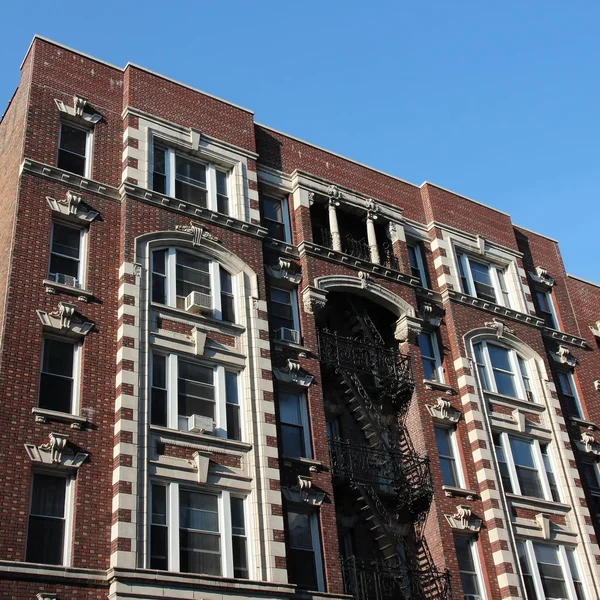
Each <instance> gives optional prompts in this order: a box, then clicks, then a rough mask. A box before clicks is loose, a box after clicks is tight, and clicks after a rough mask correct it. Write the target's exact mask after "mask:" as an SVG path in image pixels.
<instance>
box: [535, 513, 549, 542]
mask: <svg viewBox="0 0 600 600" xmlns="http://www.w3.org/2000/svg"><path fill="white" fill-rule="evenodd" d="M535 523H536V525H537V526H538V527H539V528H540V529H541V530H542V536H543V538H544V539H545V540H549V539H550V536H551V530H552V525H551V523H550V517H549V516H548V515H545V514H544V513H538V514H537V515H535Z"/></svg>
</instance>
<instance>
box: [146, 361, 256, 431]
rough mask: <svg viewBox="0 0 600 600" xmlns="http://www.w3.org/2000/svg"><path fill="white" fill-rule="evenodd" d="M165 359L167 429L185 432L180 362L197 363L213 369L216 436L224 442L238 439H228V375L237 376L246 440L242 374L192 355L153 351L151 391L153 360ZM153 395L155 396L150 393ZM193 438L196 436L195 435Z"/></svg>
mask: <svg viewBox="0 0 600 600" xmlns="http://www.w3.org/2000/svg"><path fill="white" fill-rule="evenodd" d="M155 355H158V356H163V357H164V358H165V362H166V373H165V379H166V385H167V388H166V390H167V427H168V428H169V429H174V430H176V431H185V430H183V429H180V428H179V412H178V402H177V399H178V378H179V360H180V359H182V360H184V361H187V362H191V363H195V364H197V365H199V366H201V367H205V368H208V369H212V370H213V377H214V379H213V381H214V390H215V420H214V430H213V435H214V436H216V437H219V438H223V439H230V440H233V439H234V438H228V437H227V384H226V380H225V372H226V371H230V372H232V373H236V375H237V391H238V404H237V406H238V407H239V421H240V438H241V441H243V440H245V439H246V424H245V418H244V415H245V404H244V393H243V389H244V386H243V382H242V373H241V371H238V370H237V369H235V368H230V367H229V366H225V365H222V364H216V363H210V362H207V361H204V360H198V359H197V358H196V357H194V356H188V355H185V354H177V353H175V352H168V351H164V350H162V349H161V350H155V349H152V351H151V355H150V361H151V362H150V365H151V366H150V369H148V371H149V383H150V386H149V390H152V387H153V381H152V371H153V369H152V361H153V360H154V356H155ZM150 395H151V394H150ZM191 435H194V433H193V432H192V433H191Z"/></svg>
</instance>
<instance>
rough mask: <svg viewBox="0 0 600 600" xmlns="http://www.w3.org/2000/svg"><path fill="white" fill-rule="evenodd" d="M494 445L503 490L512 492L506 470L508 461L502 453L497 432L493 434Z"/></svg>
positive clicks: (502, 448) (500, 439)
mask: <svg viewBox="0 0 600 600" xmlns="http://www.w3.org/2000/svg"><path fill="white" fill-rule="evenodd" d="M493 440H494V447H495V449H496V458H497V459H498V465H499V467H500V476H501V478H502V483H503V484H504V491H505V492H507V493H509V494H512V491H513V487H512V481H511V479H510V473H509V471H508V463H507V462H506V456H505V455H504V447H503V446H502V438H501V436H500V434H499V433H494V434H493Z"/></svg>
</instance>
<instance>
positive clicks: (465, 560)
mask: <svg viewBox="0 0 600 600" xmlns="http://www.w3.org/2000/svg"><path fill="white" fill-rule="evenodd" d="M454 545H455V548H456V557H457V559H458V570H459V572H460V582H461V583H462V588H463V594H464V595H465V598H467V596H481V591H480V589H479V579H478V577H477V569H476V567H475V560H474V558H473V550H474V548H473V542H472V541H471V540H469V539H467V538H459V537H457V538H454Z"/></svg>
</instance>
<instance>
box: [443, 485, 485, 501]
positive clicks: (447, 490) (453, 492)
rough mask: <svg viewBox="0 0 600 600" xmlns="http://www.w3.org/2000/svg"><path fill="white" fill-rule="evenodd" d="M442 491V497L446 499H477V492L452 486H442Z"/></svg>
mask: <svg viewBox="0 0 600 600" xmlns="http://www.w3.org/2000/svg"><path fill="white" fill-rule="evenodd" d="M442 490H443V491H444V496H447V497H448V498H454V496H463V497H465V498H466V499H467V500H475V498H477V492H475V491H474V490H467V489H465V488H458V487H454V486H453V485H443V486H442Z"/></svg>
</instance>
